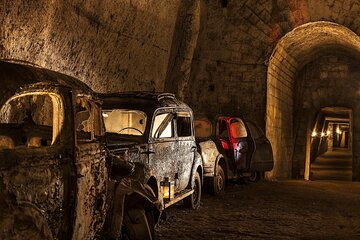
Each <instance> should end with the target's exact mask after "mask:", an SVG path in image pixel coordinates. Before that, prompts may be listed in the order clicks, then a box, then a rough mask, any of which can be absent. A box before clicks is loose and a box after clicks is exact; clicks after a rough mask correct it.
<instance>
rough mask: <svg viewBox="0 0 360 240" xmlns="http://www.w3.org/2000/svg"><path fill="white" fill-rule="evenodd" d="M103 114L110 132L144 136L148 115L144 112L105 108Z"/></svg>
mask: <svg viewBox="0 0 360 240" xmlns="http://www.w3.org/2000/svg"><path fill="white" fill-rule="evenodd" d="M102 116H103V119H104V123H105V129H106V132H108V133H117V134H125V135H135V136H142V135H143V134H144V132H145V127H146V120H147V116H146V114H145V113H144V112H142V111H138V110H129V109H112V110H103V111H102Z"/></svg>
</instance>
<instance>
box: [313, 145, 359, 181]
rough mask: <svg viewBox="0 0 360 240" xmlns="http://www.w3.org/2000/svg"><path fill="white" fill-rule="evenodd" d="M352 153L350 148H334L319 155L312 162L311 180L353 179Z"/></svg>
mask: <svg viewBox="0 0 360 240" xmlns="http://www.w3.org/2000/svg"><path fill="white" fill-rule="evenodd" d="M351 178H352V153H351V150H348V149H341V148H338V149H334V151H328V152H326V153H324V154H322V155H320V156H319V157H317V158H316V159H315V161H314V163H312V164H311V178H310V179H311V180H343V181H351Z"/></svg>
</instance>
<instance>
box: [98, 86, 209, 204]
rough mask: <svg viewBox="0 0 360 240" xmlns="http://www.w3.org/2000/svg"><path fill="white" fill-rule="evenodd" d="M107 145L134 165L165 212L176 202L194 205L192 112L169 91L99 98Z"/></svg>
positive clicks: (197, 193)
mask: <svg viewBox="0 0 360 240" xmlns="http://www.w3.org/2000/svg"><path fill="white" fill-rule="evenodd" d="M101 99H102V101H103V106H102V108H103V110H102V111H103V112H102V114H103V118H104V123H105V128H106V134H107V146H108V149H109V150H110V152H111V153H112V154H115V155H116V156H118V157H119V158H121V159H123V160H124V161H129V162H132V163H134V164H135V166H136V167H135V168H136V170H135V172H136V175H137V176H138V178H137V179H139V180H140V181H141V182H142V183H143V184H146V186H147V188H148V189H151V190H152V191H153V192H154V193H155V195H156V196H157V197H158V199H159V200H160V201H161V202H162V208H163V209H164V208H166V207H168V206H170V205H172V204H174V203H176V202H179V201H180V200H184V204H185V205H186V206H188V207H191V208H193V209H196V208H198V207H199V206H200V198H201V185H202V174H203V169H202V162H201V157H200V155H199V154H198V153H197V151H196V142H195V136H194V125H193V112H192V110H191V109H190V108H189V107H188V106H187V105H186V104H184V103H183V102H181V101H179V100H178V99H176V97H175V96H174V95H173V94H170V93H150V92H124V93H113V94H103V95H101Z"/></svg>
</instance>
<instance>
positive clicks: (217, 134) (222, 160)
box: [195, 114, 274, 195]
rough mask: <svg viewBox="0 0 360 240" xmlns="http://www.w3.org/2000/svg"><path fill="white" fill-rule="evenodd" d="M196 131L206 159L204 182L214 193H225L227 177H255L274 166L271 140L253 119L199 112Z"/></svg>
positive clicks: (256, 178)
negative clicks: (247, 119)
mask: <svg viewBox="0 0 360 240" xmlns="http://www.w3.org/2000/svg"><path fill="white" fill-rule="evenodd" d="M195 135H196V141H197V145H198V151H199V153H200V154H201V156H202V159H203V166H204V183H205V186H206V187H207V189H208V191H209V192H210V193H211V194H214V195H217V194H220V193H222V192H223V191H224V189H225V183H226V181H228V180H239V179H246V180H249V181H256V180H258V179H260V178H261V177H263V176H264V172H266V171H270V170H272V168H273V165H274V160H273V153H272V147H271V144H270V141H269V140H268V139H267V138H266V136H265V134H264V132H263V131H262V130H261V129H260V128H259V127H257V125H256V124H255V123H254V122H252V121H246V120H244V118H242V117H240V116H211V115H206V114H199V115H197V117H196V119H195Z"/></svg>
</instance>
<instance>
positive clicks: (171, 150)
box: [148, 109, 176, 182]
mask: <svg viewBox="0 0 360 240" xmlns="http://www.w3.org/2000/svg"><path fill="white" fill-rule="evenodd" d="M175 141H176V139H175V114H174V111H173V110H172V109H159V110H158V111H156V112H155V113H154V117H153V122H152V127H151V131H150V139H149V147H148V150H149V153H150V154H149V167H150V170H151V172H152V175H154V176H155V177H156V178H157V181H158V182H160V181H163V180H164V178H169V179H170V181H173V180H174V179H175V167H174V159H175V157H176V155H175V154H176V145H175Z"/></svg>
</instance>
